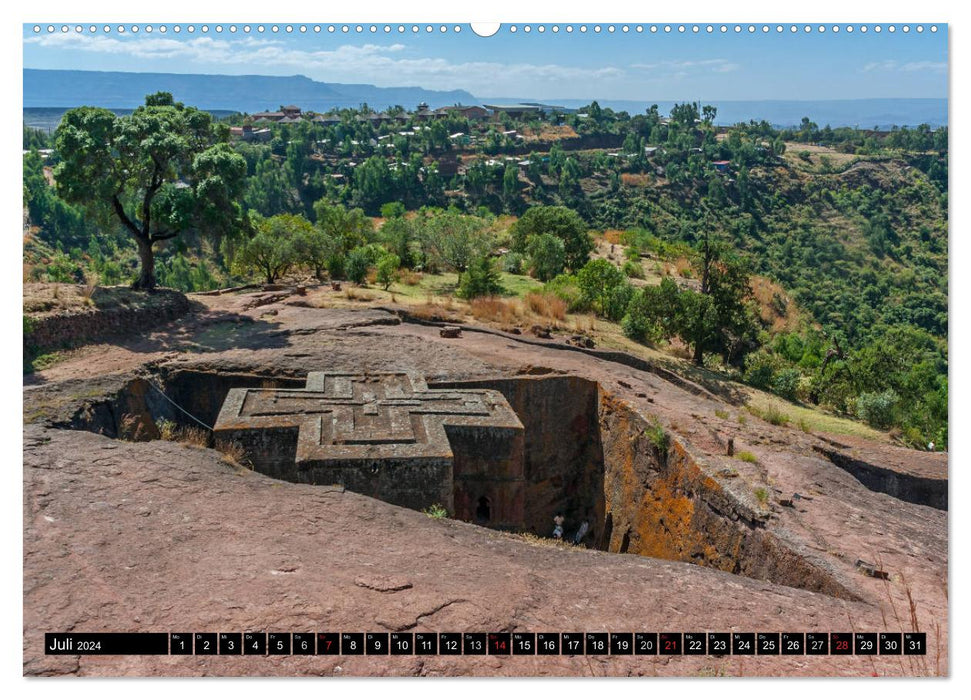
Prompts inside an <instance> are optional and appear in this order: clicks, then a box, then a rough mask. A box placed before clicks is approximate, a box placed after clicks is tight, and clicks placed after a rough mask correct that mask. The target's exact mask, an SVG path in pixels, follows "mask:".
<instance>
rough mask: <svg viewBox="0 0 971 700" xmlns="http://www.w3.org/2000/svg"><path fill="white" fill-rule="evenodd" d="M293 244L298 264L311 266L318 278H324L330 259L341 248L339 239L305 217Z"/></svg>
mask: <svg viewBox="0 0 971 700" xmlns="http://www.w3.org/2000/svg"><path fill="white" fill-rule="evenodd" d="M301 218H302V217H301ZM293 246H294V254H295V256H296V262H297V264H300V265H306V266H307V267H309V268H311V269H312V270H313V271H314V276H315V277H316V278H317V279H318V280H323V279H324V270H325V269H326V268H327V263H328V261H329V260H330V259H331V258H332V257H333V256H334V254H335V253H337V252H338V251H339V250H340V242H339V241H337V240H335V239H334V238H332V237H330V236H328V235H327V234H326V233H324V232H323V231H322V230H320V229H319V228H317V227H316V226H313V225H312V224H311V223H310V222H309V221H307V220H305V219H304V221H303V223H302V224H301V226H300V227H299V228H298V229H297V230H296V231H295V235H294V240H293Z"/></svg>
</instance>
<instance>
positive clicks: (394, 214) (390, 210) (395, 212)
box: [381, 202, 407, 219]
mask: <svg viewBox="0 0 971 700" xmlns="http://www.w3.org/2000/svg"><path fill="white" fill-rule="evenodd" d="M406 211H407V210H406V209H405V205H404V204H402V203H401V202H388V203H387V204H382V205H381V218H383V219H399V218H401V217H402V216H404V215H405V212H406Z"/></svg>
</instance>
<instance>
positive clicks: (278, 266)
mask: <svg viewBox="0 0 971 700" xmlns="http://www.w3.org/2000/svg"><path fill="white" fill-rule="evenodd" d="M305 225H306V226H309V223H308V222H307V220H306V219H304V218H303V217H301V216H295V215H293V214H278V215H277V216H271V217H270V218H268V219H261V220H259V221H257V223H256V235H255V236H253V237H252V238H250V239H249V240H248V241H246V242H245V243H243V244H242V245H240V246H239V247H238V248H237V250H236V254H235V256H234V258H233V268H234V270H235V271H236V272H237V273H239V274H244V275H245V274H250V273H252V272H254V271H255V272H259V273H260V274H261V275H263V278H264V279H265V280H266V283H267V284H273V283H274V282H276V281H277V280H278V279H279V278H280V277H282V276H283V275H285V274H286V273H287V272H288V271H289V270H290V268H291V267H293V265H294V263H295V262H296V260H297V256H296V249H295V247H294V232H295V231H300V230H306V228H305Z"/></svg>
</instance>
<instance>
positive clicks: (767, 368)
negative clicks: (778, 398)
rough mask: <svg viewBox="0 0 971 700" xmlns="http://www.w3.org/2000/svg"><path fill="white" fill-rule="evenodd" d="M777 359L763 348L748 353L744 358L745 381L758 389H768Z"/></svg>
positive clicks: (776, 365) (770, 385)
mask: <svg viewBox="0 0 971 700" xmlns="http://www.w3.org/2000/svg"><path fill="white" fill-rule="evenodd" d="M778 366H779V360H778V358H776V356H775V355H772V354H771V353H769V352H766V351H765V350H758V351H756V352H753V353H749V355H748V356H746V358H745V375H744V376H745V381H746V382H747V383H748V384H751V385H752V386H754V387H756V388H758V389H770V388H771V387H772V380H773V377H774V375H775V372H776V369H777V368H778Z"/></svg>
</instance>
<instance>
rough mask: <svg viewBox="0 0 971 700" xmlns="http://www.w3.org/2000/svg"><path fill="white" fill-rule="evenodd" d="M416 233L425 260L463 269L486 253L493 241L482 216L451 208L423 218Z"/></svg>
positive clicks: (490, 250) (433, 263)
mask: <svg viewBox="0 0 971 700" xmlns="http://www.w3.org/2000/svg"><path fill="white" fill-rule="evenodd" d="M419 235H420V238H421V244H422V248H423V249H424V252H425V257H426V259H427V260H428V262H429V263H431V265H432V266H438V265H442V266H444V267H445V268H447V269H449V270H454V271H456V272H464V271H465V270H466V269H468V267H469V265H470V264H471V263H472V261H473V260H475V259H476V258H481V257H484V256H487V255H488V254H489V253H490V252H492V248H493V245H494V244H495V241H494V239H493V237H492V234H491V233H489V231H488V230H487V228H486V223H485V222H484V221H483V220H482V219H479V218H478V217H475V216H465V215H463V214H459V213H457V212H453V211H446V212H441V213H437V214H432V215H431V216H429V217H428V218H426V219H425V220H424V221H423V222H422V225H421V231H420V234H419Z"/></svg>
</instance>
